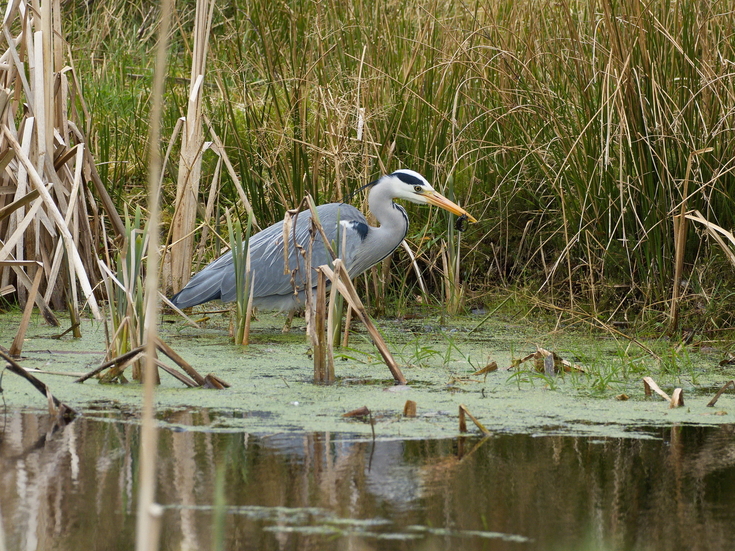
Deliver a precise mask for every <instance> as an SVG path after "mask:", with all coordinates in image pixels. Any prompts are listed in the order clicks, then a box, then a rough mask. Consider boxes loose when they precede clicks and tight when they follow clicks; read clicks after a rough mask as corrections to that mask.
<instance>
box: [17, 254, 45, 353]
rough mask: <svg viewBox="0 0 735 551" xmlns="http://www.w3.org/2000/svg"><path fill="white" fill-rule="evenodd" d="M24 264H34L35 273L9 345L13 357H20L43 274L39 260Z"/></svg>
mask: <svg viewBox="0 0 735 551" xmlns="http://www.w3.org/2000/svg"><path fill="white" fill-rule="evenodd" d="M24 264H26V265H31V264H35V265H36V273H35V275H34V276H33V286H32V287H31V290H30V292H29V294H28V298H27V299H26V305H25V308H24V309H23V317H22V318H21V320H20V325H19V326H18V332H17V333H16V334H15V339H13V344H12V345H10V355H11V356H13V357H16V358H17V357H20V353H21V350H23V342H24V340H25V336H26V330H27V329H28V323H29V322H30V321H31V313H32V312H33V304H34V303H35V302H36V297H37V296H38V288H39V286H40V285H41V277H42V276H43V264H41V263H40V262H26V263H24Z"/></svg>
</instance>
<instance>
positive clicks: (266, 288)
mask: <svg viewBox="0 0 735 551" xmlns="http://www.w3.org/2000/svg"><path fill="white" fill-rule="evenodd" d="M316 212H317V215H318V217H319V221H320V223H321V225H322V227H323V228H324V233H325V235H326V236H327V239H328V240H329V242H330V243H331V244H332V248H333V249H334V250H335V252H338V254H340V253H339V251H341V247H342V244H343V243H344V244H345V247H346V250H347V251H348V254H347V255H346V256H343V255H341V254H340V256H343V258H345V262H346V264H347V265H348V267H349V265H350V255H349V252H350V251H352V250H353V249H354V245H355V241H356V240H357V241H361V240H362V239H364V237H363V238H361V237H360V234H361V233H362V234H366V232H367V229H368V228H367V222H366V220H365V217H364V216H363V215H362V213H361V212H360V211H359V210H357V209H356V208H355V207H353V206H351V205H346V204H342V203H328V204H326V205H319V206H318V207H317V208H316ZM310 227H311V212H310V211H304V212H301V213H299V215H298V216H297V218H296V224H295V227H294V228H293V229H292V231H291V233H290V235H289V238H288V243H289V246H288V264H289V270H290V271H291V272H292V273H291V274H289V273H284V260H283V246H284V245H283V221H280V222H278V223H276V224H274V225H273V226H270V227H268V228H266V229H265V230H263V231H262V232H259V233H257V234H255V235H254V236H252V237H251V238H250V267H251V270H252V272H253V278H254V286H253V296H254V297H256V298H257V297H268V296H286V295H291V294H293V293H294V286H295V287H296V289H297V290H303V289H304V288H305V287H306V282H307V276H306V273H305V265H304V258H303V256H302V254H301V253H300V252H299V251H298V247H296V246H295V245H294V241H295V242H296V243H298V245H299V246H300V247H302V248H303V251H304V252H308V250H309V241H310V240H311V234H310ZM343 236H344V237H343ZM330 260H331V257H330V256H329V253H328V252H327V250H326V248H325V247H324V243H323V241H322V238H321V235H319V234H317V235H316V237H315V238H314V243H313V245H312V256H311V265H312V268H316V267H317V266H321V265H322V264H327V263H328V262H329V261H330ZM312 277H313V276H312ZM292 278H293V280H292ZM312 281H313V283H316V279H313V280H312ZM222 300H223V301H228V300H235V278H234V272H233V273H232V274H227V275H225V278H224V279H223V281H222Z"/></svg>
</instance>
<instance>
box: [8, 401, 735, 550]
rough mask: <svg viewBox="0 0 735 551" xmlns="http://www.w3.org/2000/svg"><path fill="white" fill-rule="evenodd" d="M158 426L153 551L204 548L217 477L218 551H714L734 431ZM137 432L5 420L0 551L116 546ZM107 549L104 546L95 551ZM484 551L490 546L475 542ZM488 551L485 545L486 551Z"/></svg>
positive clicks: (127, 529)
mask: <svg viewBox="0 0 735 551" xmlns="http://www.w3.org/2000/svg"><path fill="white" fill-rule="evenodd" d="M211 421H212V419H211V418H210V414H209V413H208V412H178V413H170V414H167V415H166V418H165V424H164V430H162V431H161V435H160V450H159V452H160V462H159V467H158V469H159V470H158V496H157V500H158V501H159V502H160V503H162V504H164V506H166V512H165V514H164V533H163V547H162V548H163V549H208V548H210V547H211V546H212V541H213V537H214V518H215V514H214V508H213V504H214V496H215V491H216V479H217V470H218V468H221V469H222V470H223V480H224V485H223V487H222V494H223V495H224V506H223V510H224V516H223V518H224V545H225V548H226V549H264V550H268V549H346V548H347V549H373V548H376V549H377V548H380V549H406V548H434V547H435V546H437V545H438V546H439V547H442V548H447V547H446V546H447V545H448V546H449V547H451V548H458V547H456V546H461V548H463V549H487V548H492V549H518V548H519V547H518V545H519V543H520V542H523V541H525V542H526V544H525V545H527V548H534V549H549V548H558V549H561V548H563V549H572V550H573V549H584V548H590V546H592V547H594V548H603V549H664V548H666V549H674V550H675V549H687V550H689V549H694V550H696V549H708V550H717V549H723V550H724V549H730V542H731V541H732V535H731V532H730V528H731V526H732V525H733V515H734V513H733V511H735V508H733V505H734V504H735V503H734V502H735V492H733V486H735V449H734V448H733V446H732V444H731V442H732V435H733V431H734V430H735V429H733V428H731V427H728V426H723V427H720V428H701V427H700V428H695V427H673V428H667V429H658V430H657V431H656V432H655V434H653V436H655V437H656V438H647V439H642V438H628V439H618V438H598V439H594V438H583V437H571V436H545V437H532V436H528V435H498V436H494V437H491V438H488V439H485V440H484V441H478V440H476V439H473V440H466V441H464V442H458V441H457V440H447V439H445V440H406V441H399V440H394V441H377V442H375V443H373V442H371V441H367V440H356V439H354V438H351V437H348V436H344V435H338V434H324V433H312V434H300V433H281V434H277V435H271V436H254V435H250V434H247V433H225V432H203V431H200V430H190V429H189V428H187V427H191V426H193V425H203V426H208V425H209V424H210V423H211ZM138 446H139V427H138V425H136V424H134V423H131V422H129V421H124V420H122V419H117V420H116V419H92V418H87V417H82V418H79V419H77V420H76V421H74V422H73V423H71V424H70V425H67V426H65V427H61V428H55V429H54V428H52V427H51V426H50V421H49V418H48V417H47V416H45V415H35V414H30V413H12V414H9V415H8V416H7V424H6V429H5V432H4V434H3V437H2V441H1V444H0V503H2V514H3V524H4V527H5V532H6V538H7V547H8V549H51V548H53V549H60V550H65V549H69V550H72V549H80V548H84V549H91V550H94V549H111V548H116V547H120V548H130V547H131V544H132V541H133V539H134V526H135V505H134V504H135V498H136V495H137V493H136V488H137V480H138V466H137V457H138ZM112 542H114V544H112ZM489 542H490V543H489ZM488 546H490V547H488Z"/></svg>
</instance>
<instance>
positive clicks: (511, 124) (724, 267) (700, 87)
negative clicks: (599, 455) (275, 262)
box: [65, 0, 735, 326]
mask: <svg viewBox="0 0 735 551" xmlns="http://www.w3.org/2000/svg"><path fill="white" fill-rule="evenodd" d="M177 9H178V10H179V11H178V13H177V18H176V21H177V22H178V24H179V28H178V29H177V32H174V33H173V35H172V44H173V48H174V50H175V51H176V52H179V53H182V54H183V55H181V56H179V57H178V58H177V60H176V61H173V62H172V70H171V72H170V74H169V80H168V83H167V86H168V88H167V102H166V105H167V112H166V113H165V115H164V135H167V132H168V135H169V136H172V135H173V133H174V128H175V127H176V121H177V120H178V119H179V117H181V116H184V115H186V114H187V112H188V111H189V107H190V98H191V94H190V89H191V86H189V87H187V85H186V83H187V82H191V81H192V78H193V76H192V72H191V69H192V66H193V65H192V60H193V59H200V57H199V54H196V53H195V49H194V42H192V41H191V40H190V38H189V37H190V36H192V28H193V27H194V24H195V21H197V20H198V19H197V18H198V17H199V16H197V15H196V14H197V11H196V9H195V5H194V3H191V2H190V3H185V4H183V5H180V6H178V7H177ZM733 11H735V2H733V1H724V2H718V3H712V2H697V3H693V2H684V3H681V2H679V3H667V2H653V3H647V4H643V3H641V2H638V1H634V0H623V1H621V2H617V3H607V2H605V3H598V2H592V1H587V2H583V1H561V2H545V1H530V0H527V1H521V2H511V1H510V0H500V1H494V2H489V3H485V4H479V3H478V4H474V5H468V4H461V3H446V2H419V1H415V0H409V1H403V2H396V1H388V2H381V3H374V2H352V3H349V4H344V3H339V2H326V3H315V2H309V1H305V0H303V1H296V2H290V3H288V4H276V5H274V4H273V3H271V2H268V1H265V0H251V1H247V2H246V1H240V2H233V3H229V4H227V5H226V6H225V5H223V6H218V5H215V6H214V8H213V11H212V14H211V18H212V19H211V22H210V23H209V30H208V44H209V53H208V57H207V70H206V74H205V76H204V79H203V82H202V83H201V88H199V89H200V90H201V91H202V92H201V101H202V103H201V111H202V112H203V114H204V116H205V117H206V119H208V120H209V121H211V126H206V125H205V128H204V130H203V135H202V140H203V141H204V142H205V143H208V142H210V141H212V142H214V141H215V136H216V138H217V140H221V142H222V144H223V149H222V151H225V152H226V154H227V156H228V159H229V161H230V162H231V165H232V168H233V170H232V171H224V170H223V171H221V172H219V171H218V170H219V169H218V168H217V167H218V166H219V165H220V161H219V159H220V155H219V153H218V152H217V150H216V148H213V149H212V150H207V149H205V148H200V151H201V161H202V164H201V178H202V181H203V182H207V183H209V188H207V187H206V186H202V187H200V189H199V191H198V192H197V193H196V196H197V199H198V203H199V204H200V205H207V211H209V212H211V217H205V216H204V213H203V212H202V211H203V210H204V208H203V207H202V208H201V209H200V211H199V213H198V214H197V215H196V216H195V220H194V222H192V223H189V226H188V227H187V228H186V229H184V230H182V232H181V233H180V235H188V234H191V235H193V236H194V239H195V240H196V239H198V238H200V237H201V236H202V234H204V233H206V234H207V235H206V240H205V241H204V242H202V245H203V249H202V250H203V251H204V254H203V255H202V257H201V260H202V262H203V261H206V260H208V259H210V258H212V257H214V256H215V255H217V254H218V253H219V248H220V246H221V244H220V243H221V242H220V240H219V238H218V237H216V236H215V233H216V232H217V231H219V230H221V229H222V226H223V225H224V216H223V215H224V212H225V210H226V209H228V208H232V207H234V208H235V210H236V211H237V212H240V213H242V214H244V213H245V212H246V210H247V208H246V206H245V203H244V201H243V197H245V198H246V199H247V200H248V201H249V204H250V205H252V209H253V211H254V215H255V219H256V220H257V222H258V225H259V226H260V227H264V226H265V225H267V224H270V223H272V222H275V221H276V220H278V219H280V218H281V217H282V216H283V214H284V212H285V210H287V209H288V208H290V207H292V206H293V205H296V204H298V202H299V201H300V199H301V197H303V196H304V195H305V194H307V193H308V194H310V195H311V196H312V197H313V198H314V200H315V202H316V203H321V202H326V201H335V200H344V199H346V198H347V197H348V196H349V194H350V192H351V190H353V189H354V188H355V187H356V186H357V185H358V184H361V183H364V182H367V181H369V180H370V179H373V178H375V177H377V176H378V175H379V174H381V173H383V172H386V171H390V170H393V169H396V168H399V167H410V168H412V169H415V170H418V171H420V172H422V173H423V174H424V175H425V176H427V178H428V179H429V180H430V181H431V182H432V183H433V184H434V185H435V187H437V188H438V189H439V190H440V191H442V192H444V193H445V194H447V195H448V196H449V197H450V198H453V199H455V200H456V201H458V202H459V203H460V204H462V205H463V206H465V207H467V208H468V209H469V210H470V211H471V212H473V214H475V216H476V217H477V218H479V219H481V224H480V225H478V226H476V227H474V228H472V230H471V231H468V232H467V233H466V234H465V236H464V237H463V238H462V240H461V241H460V240H459V239H458V235H459V234H458V233H456V232H450V231H449V230H450V228H451V227H452V224H453V220H451V219H448V218H447V216H446V215H445V214H444V213H438V212H434V211H432V212H431V213H429V214H427V213H426V212H425V211H422V210H420V209H416V208H414V207H413V206H409V215H410V217H411V222H412V225H411V230H410V234H409V238H408V242H409V245H410V246H411V249H412V250H413V252H414V254H415V256H416V259H417V260H416V262H417V263H418V264H419V266H421V268H422V269H423V270H424V273H423V277H424V281H425V283H426V285H427V287H428V289H429V291H430V295H432V296H434V297H441V298H442V301H443V302H445V303H447V304H449V305H450V309H451V310H452V311H462V309H463V308H465V307H466V305H467V304H479V303H481V302H482V301H483V300H484V298H483V297H484V296H486V294H489V293H492V292H493V289H495V288H496V287H498V286H500V287H503V288H504V287H507V286H518V287H521V288H526V289H529V290H531V291H533V292H538V291H539V290H540V291H541V292H542V293H544V294H546V295H548V298H549V299H550V300H551V301H552V302H553V303H554V304H557V305H564V306H565V307H569V306H573V307H575V308H583V309H586V310H588V311H590V312H591V313H593V314H594V315H599V316H600V317H601V318H602V319H604V320H606V321H611V320H616V319H630V316H633V315H638V314H640V313H641V312H643V313H649V314H651V315H652V316H653V317H654V318H655V319H660V320H667V319H668V318H669V315H670V312H671V306H672V299H673V300H675V301H676V302H677V303H678V304H679V306H680V307H678V308H677V316H680V317H685V318H686V317H691V316H695V317H696V318H698V319H701V320H703V321H704V322H706V323H708V324H710V325H714V326H721V325H723V324H728V323H732V321H733V320H732V313H731V309H725V308H722V307H718V304H723V303H724V301H725V300H727V299H728V298H729V297H730V295H731V294H732V289H733V284H734V281H735V278H734V277H733V272H732V268H731V266H730V265H729V264H728V261H727V258H728V255H727V253H725V252H724V251H723V250H722V249H721V245H719V244H717V242H716V241H715V240H713V239H712V238H710V237H708V234H707V232H706V231H705V230H704V227H705V225H704V223H702V224H698V225H696V226H691V225H690V231H688V232H686V233H684V232H681V231H677V232H676V233H675V232H674V224H675V220H686V218H685V216H687V215H690V214H689V213H692V212H694V211H698V212H699V213H700V214H701V216H702V218H703V219H704V220H705V221H706V222H707V223H710V224H714V225H716V226H717V227H720V228H723V229H725V230H726V231H730V230H731V229H732V228H733V227H734V226H735V223H734V222H735V220H733V217H734V213H735V209H734V208H733V207H734V205H733V201H734V198H735V180H734V179H733V175H732V169H733V166H735V165H734V164H733V159H735V148H734V145H735V140H734V139H733V131H732V128H733V127H734V124H733V123H734V122H735V121H733V113H735V90H734V84H735V82H734V81H733V77H734V75H735V73H733V71H732V66H733V60H735V51H734V49H733V48H734V46H735V42H734V40H733V38H732V37H733V36H735V35H733V33H732V26H733V21H734V20H735V19H734V18H733ZM541 12H543V13H544V17H539V16H538V14H539V13H541ZM65 15H66V19H65V21H66V23H67V24H68V29H69V30H70V36H72V37H73V39H70V43H71V45H72V50H73V52H74V53H75V57H76V59H77V60H78V63H77V67H78V68H79V70H80V71H84V72H85V74H86V75H88V76H89V77H91V78H89V79H86V80H85V83H86V86H87V93H86V98H87V99H88V104H89V105H88V109H89V111H90V112H92V113H94V118H95V119H96V120H97V121H99V123H101V124H97V126H96V128H97V129H98V130H97V131H96V132H97V134H95V137H96V138H97V140H96V141H95V145H94V147H95V153H96V155H97V156H98V158H99V160H100V161H101V162H103V163H109V164H106V165H104V166H106V167H108V168H106V169H105V170H107V174H108V175H109V174H111V171H113V170H122V169H121V168H118V167H122V166H124V167H125V171H126V178H117V179H114V181H113V182H111V183H110V186H111V189H112V190H113V192H112V193H111V195H112V196H113V197H117V198H119V201H121V202H124V201H135V200H136V198H137V197H138V196H139V194H140V193H141V189H142V186H141V182H143V181H144V178H143V177H142V172H141V171H140V167H138V165H137V164H136V163H137V162H138V161H137V159H139V158H143V157H144V156H143V155H141V154H140V152H142V151H144V150H145V143H144V142H145V132H143V131H141V129H142V126H141V125H142V124H144V123H143V122H141V121H145V117H144V116H143V115H142V114H140V113H141V112H144V111H145V98H146V97H147V95H146V94H147V93H148V88H147V84H146V82H147V80H146V79H149V77H148V76H145V75H147V74H149V72H150V69H149V67H150V56H149V55H148V53H149V51H150V49H151V48H152V46H153V38H152V37H153V36H154V34H153V29H152V28H151V23H150V22H151V21H152V20H154V18H153V16H152V15H151V14H150V13H149V12H148V11H145V10H144V9H143V8H141V7H140V6H138V5H137V4H136V3H132V2H117V3H112V4H107V5H102V4H101V3H94V4H92V5H86V6H84V7H81V6H78V7H76V8H73V7H71V6H70V7H69V8H68V11H67V12H66V14H65ZM140 75H144V78H141V77H140ZM177 77H179V78H177ZM110 97H113V98H115V100H114V102H115V109H114V110H111V109H108V108H106V102H108V100H109V98H110ZM121 102H127V103H123V106H127V107H125V108H124V111H121V110H120V109H119V107H120V105H121ZM122 112H125V113H132V114H131V115H130V116H129V117H128V118H127V120H125V121H121V113H122ZM107 121H111V122H110V123H109V124H108V123H107ZM171 143H172V144H173V148H174V150H175V151H178V149H179V148H180V147H181V146H180V145H179V143H178V140H174V141H172V142H171ZM695 152H699V153H697V154H694V153H695ZM171 158H172V159H176V158H177V157H176V154H175V153H174V154H173V155H172V156H171ZM690 159H691V163H690ZM167 169H168V171H167V175H166V176H165V178H164V189H163V194H164V203H163V204H164V205H165V207H164V212H163V220H164V222H165V223H169V222H170V221H171V220H172V219H173V218H174V217H175V211H176V206H175V205H176V196H177V183H176V181H175V180H176V178H177V177H176V176H174V175H175V174H176V173H177V172H178V170H179V168H178V166H177V165H176V164H175V163H174V162H173V161H171V162H170V163H169V166H168V167H167ZM118 174H119V172H118ZM233 174H234V175H235V176H236V179H235V178H233ZM215 175H216V178H215ZM685 182H686V185H685ZM213 188H214V189H215V192H216V193H214V194H213V195H211V196H210V191H212V189H213ZM685 188H686V189H685ZM355 200H356V201H358V202H359V200H360V198H357V199H353V201H355ZM210 205H211V209H210V208H209V207H210ZM205 222H206V224H205ZM205 226H206V227H208V229H207V230H206V231H205V230H204V227H205ZM677 228H679V226H677ZM211 230H215V231H211ZM677 235H679V236H681V237H678V238H677ZM677 239H678V241H679V246H678V247H677V244H676V243H677ZM442 240H445V243H444V244H443V243H442ZM682 240H683V241H682ZM226 241H227V240H225V242H226ZM173 242H174V241H173V240H171V239H169V243H168V245H169V246H170V245H171V244H172V243H173ZM442 245H444V246H442ZM677 248H678V250H679V251H680V252H679V255H680V257H677V253H676V251H677ZM730 254H731V253H730ZM392 262H393V263H394V264H395V263H398V264H399V267H398V269H393V270H383V269H378V270H376V271H375V272H374V274H373V275H371V276H369V278H368V279H367V281H366V284H365V285H363V287H364V289H365V290H368V291H369V295H372V296H373V297H374V296H380V295H381V294H383V293H385V292H386V289H389V290H391V292H392V293H393V294H394V296H396V297H397V301H396V303H397V304H403V305H406V307H408V306H407V305H408V304H410V303H412V302H413V300H412V298H413V297H414V296H416V295H419V294H420V291H419V287H418V279H417V278H415V277H414V276H413V271H412V270H411V269H410V267H409V263H410V259H409V258H408V256H407V255H404V254H403V253H398V254H396V255H395V258H394V259H393V261H392ZM677 266H679V268H677ZM196 268H198V266H197V264H196V262H195V264H194V265H193V269H196ZM675 281H678V282H679V283H676V285H675ZM679 285H680V286H681V289H677V290H676V291H674V288H675V287H678V286H679ZM442 291H443V292H442ZM468 301H469V302H468Z"/></svg>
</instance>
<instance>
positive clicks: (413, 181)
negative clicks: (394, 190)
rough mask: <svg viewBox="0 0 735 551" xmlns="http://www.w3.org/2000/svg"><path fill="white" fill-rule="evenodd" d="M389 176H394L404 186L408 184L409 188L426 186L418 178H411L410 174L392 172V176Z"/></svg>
mask: <svg viewBox="0 0 735 551" xmlns="http://www.w3.org/2000/svg"><path fill="white" fill-rule="evenodd" d="M391 176H395V177H396V178H398V179H399V180H400V181H401V182H403V183H404V184H408V185H409V186H421V187H424V186H425V185H426V184H424V182H423V181H422V180H421V179H420V178H416V176H413V175H412V174H406V173H405V172H394V173H393V174H391Z"/></svg>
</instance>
